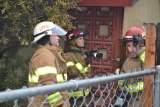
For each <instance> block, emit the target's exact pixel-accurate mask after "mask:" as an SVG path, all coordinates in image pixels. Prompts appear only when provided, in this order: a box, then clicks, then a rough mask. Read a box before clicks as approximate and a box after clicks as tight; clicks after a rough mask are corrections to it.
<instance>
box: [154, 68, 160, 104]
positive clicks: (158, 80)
mask: <svg viewBox="0 0 160 107" xmlns="http://www.w3.org/2000/svg"><path fill="white" fill-rule="evenodd" d="M156 70H157V72H156V75H155V84H154V87H155V89H154V107H159V105H160V102H159V101H160V93H159V91H160V65H158V66H156Z"/></svg>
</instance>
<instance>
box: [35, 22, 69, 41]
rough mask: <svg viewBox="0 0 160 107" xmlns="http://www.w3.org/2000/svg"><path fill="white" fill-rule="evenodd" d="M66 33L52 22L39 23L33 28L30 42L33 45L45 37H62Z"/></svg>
mask: <svg viewBox="0 0 160 107" xmlns="http://www.w3.org/2000/svg"><path fill="white" fill-rule="evenodd" d="M66 33H67V32H66V31H65V30H64V29H63V28H61V27H60V26H58V25H56V24H54V23H53V22H48V21H45V22H40V23H38V24H37V25H36V26H35V28H34V33H33V37H32V40H33V43H35V42H37V41H39V40H40V39H42V38H43V37H44V36H47V35H53V34H56V35H59V36H63V35H66Z"/></svg>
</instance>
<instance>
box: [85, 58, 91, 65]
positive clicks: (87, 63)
mask: <svg viewBox="0 0 160 107" xmlns="http://www.w3.org/2000/svg"><path fill="white" fill-rule="evenodd" d="M85 60H86V65H89V64H90V61H91V58H90V57H87V58H86V59H85Z"/></svg>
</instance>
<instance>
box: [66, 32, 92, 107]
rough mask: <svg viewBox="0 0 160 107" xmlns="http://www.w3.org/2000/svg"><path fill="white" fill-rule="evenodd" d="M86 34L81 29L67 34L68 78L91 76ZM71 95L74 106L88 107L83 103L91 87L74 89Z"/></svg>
mask: <svg viewBox="0 0 160 107" xmlns="http://www.w3.org/2000/svg"><path fill="white" fill-rule="evenodd" d="M84 36H85V34H84V33H83V32H81V31H80V30H79V29H74V30H70V31H68V33H67V35H66V46H67V48H65V54H66V56H67V59H66V61H67V67H68V68H67V75H68V80H73V79H77V78H78V79H85V78H86V77H88V78H90V71H89V69H90V64H89V58H88V57H87V55H86V54H85V50H84ZM69 95H70V96H71V98H70V103H71V105H72V106H73V107H74V106H75V107H76V106H77V107H79V106H80V105H83V106H85V107H86V105H84V104H82V103H84V102H83V99H82V97H83V96H85V97H86V96H87V97H86V101H85V102H87V100H88V99H87V98H89V97H88V95H89V88H84V89H77V90H74V91H73V92H70V93H69ZM77 98H78V99H77ZM75 99H76V101H75Z"/></svg>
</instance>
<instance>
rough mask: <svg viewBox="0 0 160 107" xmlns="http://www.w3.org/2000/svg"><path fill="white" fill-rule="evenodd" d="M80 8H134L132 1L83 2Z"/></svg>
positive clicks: (86, 0)
mask: <svg viewBox="0 0 160 107" xmlns="http://www.w3.org/2000/svg"><path fill="white" fill-rule="evenodd" d="M78 6H117V7H124V6H132V0H82V1H81V2H79V3H78Z"/></svg>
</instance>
